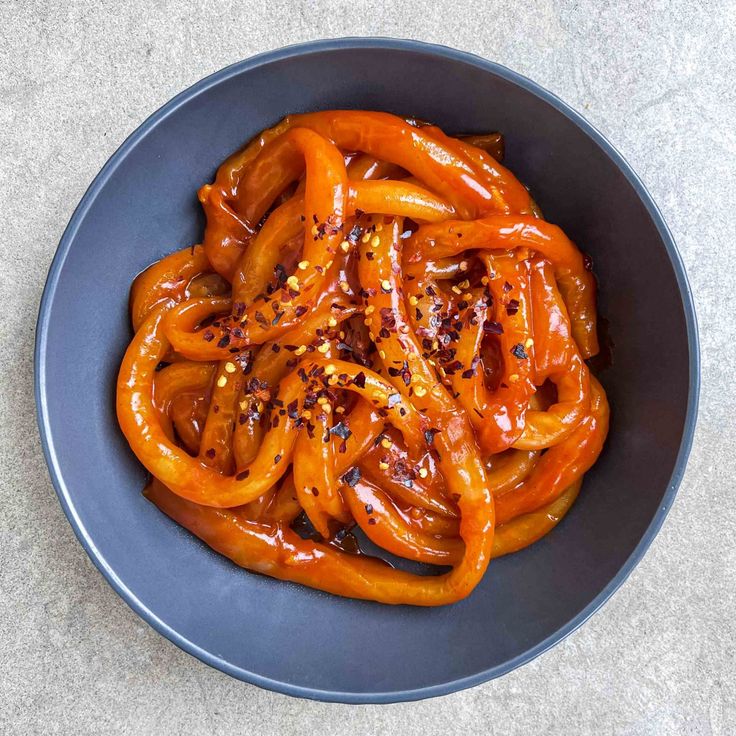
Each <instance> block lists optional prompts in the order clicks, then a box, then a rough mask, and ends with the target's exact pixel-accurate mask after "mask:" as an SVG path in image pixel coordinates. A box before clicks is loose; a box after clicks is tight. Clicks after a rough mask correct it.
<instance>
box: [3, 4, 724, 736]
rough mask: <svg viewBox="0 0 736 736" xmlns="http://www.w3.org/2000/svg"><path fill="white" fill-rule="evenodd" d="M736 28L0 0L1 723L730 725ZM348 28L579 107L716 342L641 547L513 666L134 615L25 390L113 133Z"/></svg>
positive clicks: (339, 727)
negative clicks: (221, 656) (451, 668)
mask: <svg viewBox="0 0 736 736" xmlns="http://www.w3.org/2000/svg"><path fill="white" fill-rule="evenodd" d="M696 6H697V7H696ZM700 6H707V10H706V9H705V7H702V8H701V7H700ZM735 29H736V3H735V2H733V0H731V1H726V2H715V1H714V2H709V3H690V2H687V1H686V0H679V1H675V2H664V1H662V2H651V3H649V2H647V3H641V4H637V3H633V2H632V3H627V2H615V3H611V2H594V1H593V0H580V1H579V2H551V1H549V0H547V1H546V2H538V3H524V2H521V3H518V2H504V3H498V2H485V3H484V2H473V3H469V2H466V1H465V0H453V2H450V1H449V0H444V2H443V1H442V0H436V1H435V2H427V1H426V0H425V1H423V2H422V1H419V2H416V1H415V2H404V3H394V4H386V5H385V6H384V5H383V4H379V3H377V2H374V1H373V0H338V2H327V1H326V0H312V1H311V2H306V1H300V2H293V3H292V2H289V1H288V0H272V1H271V2H268V3H265V2H240V3H238V2H222V3H220V2H216V0H209V1H202V2H191V3H190V2H185V1H184V0H169V1H168V2H163V1H162V2H157V1H155V0H153V1H152V0H136V2H129V3H125V2H123V3H112V2H99V1H97V2H93V1H91V0H89V1H85V2H81V1H76V2H75V1H74V0H70V1H69V2H51V1H48V2H43V1H41V0H34V1H30V0H28V1H26V2H14V1H13V0H9V1H7V0H6V2H4V3H2V4H0V192H2V202H3V210H4V216H3V218H2V223H3V227H2V230H3V233H2V240H1V241H0V242H1V244H0V254H1V258H2V261H1V262H2V270H1V271H0V284H1V285H2V303H3V319H2V321H0V335H2V350H0V383H1V386H0V417H2V420H1V421H0V467H2V473H1V477H0V539H1V540H2V544H0V593H1V594H0V664H1V665H2V676H1V677H0V730H2V732H3V733H12V734H21V733H74V734H87V733H89V734H93V733H94V734H97V733H108V732H110V733H130V734H143V733H202V734H205V733H207V734H209V733H223V734H225V733H227V734H230V733H251V734H255V733H258V734H260V733H263V734H271V733H274V734H276V733H278V734H292V733H293V734H305V733H306V734H309V733H313V732H316V731H317V730H319V732H320V733H324V734H333V733H334V734H338V733H339V734H349V733H371V734H384V733H386V734H388V733H404V734H425V733H445V734H448V733H452V734H455V733H458V734H459V733H476V732H484V733H503V734H504V735H505V736H511V735H512V734H525V735H526V734H533V733H545V734H590V733H596V734H652V735H656V736H660V735H662V734H698V735H700V734H702V735H706V734H709V735H710V734H712V735H714V736H718V735H721V734H723V735H725V734H732V733H734V732H736V705H735V698H734V682H736V661H735V657H736V655H735V652H734V639H735V636H736V623H735V621H736V605H735V591H736V584H735V583H736V574H735V572H734V571H735V570H736V543H735V541H734V531H735V530H736V512H735V511H734V508H735V507H736V504H735V503H734V495H733V490H734V476H735V475H736V459H735V458H736V452H734V447H735V446H736V422H735V421H734V418H733V412H734V408H736V402H735V399H736V388H735V387H736V375H735V368H734V366H735V365H736V344H735V341H734V337H735V330H734V321H735V320H736V295H735V291H736V289H735V287H736V275H735V272H734V268H733V262H734V256H735V255H736V225H735V222H734V212H736V125H735V124H734V120H735V119H736V84H735V83H734V78H735V77H736V74H735V72H736V62H735V60H736V30H735ZM347 35H395V36H406V37H412V38H418V39H422V40H427V41H435V42H439V43H444V44H447V45H451V46H455V47H458V48H461V49H464V50H468V51H472V52H475V53H477V54H480V55H483V56H486V57H488V58H491V59H493V60H496V61H499V62H501V63H503V64H506V65H508V66H509V67H511V68H512V69H515V70H516V71H519V72H521V73H522V74H525V75H527V76H529V77H532V78H533V79H535V80H536V81H538V82H539V83H540V84H542V85H543V86H545V87H547V88H549V89H551V90H552V91H553V92H555V93H557V94H558V95H560V96H561V97H562V98H563V99H564V100H565V101H567V102H568V103H570V104H571V105H572V106H573V107H574V108H576V109H578V110H580V111H581V112H582V113H583V114H584V115H585V116H587V117H588V119H589V120H590V121H591V122H592V123H593V124H594V125H596V126H597V127H598V128H599V129H600V130H601V131H602V132H603V133H604V134H605V135H606V136H607V137H608V138H609V139H610V140H611V141H612V142H613V144H614V145H615V146H617V147H618V148H619V150H620V151H621V152H622V153H623V155H624V156H625V157H626V158H627V159H628V160H629V162H630V163H631V164H632V166H633V167H634V169H635V170H636V171H637V172H638V173H639V174H640V176H641V177H642V179H643V180H644V182H645V184H646V185H647V186H648V187H649V189H650V191H651V192H652V195H653V196H654V198H655V200H656V201H657V202H658V204H659V205H660V207H661V208H662V210H663V212H664V216H665V218H666V220H667V221H668V223H669V225H670V227H671V228H672V231H673V233H674V236H675V239H676V240H677V242H678V244H679V247H680V250H681V252H682V255H683V257H684V260H685V264H686V266H687V270H688V273H689V277H690V280H691V284H692V286H693V290H694V294H695V301H696V304H697V309H698V315H699V321H700V330H701V343H702V351H703V356H702V357H703V388H702V394H701V408H700V417H699V425H698V430H697V434H696V438H695V444H694V447H693V451H692V455H691V458H690V464H689V467H688V471H687V474H686V476H685V480H684V482H683V484H682V488H681V490H680V493H679V496H678V498H677V501H676V503H675V505H674V507H673V509H672V511H671V513H670V515H669V517H668V519H667V521H666V523H665V525H664V527H663V529H662V531H661V533H660V534H659V536H658V537H657V539H656V541H655V542H654V544H653V546H652V548H651V550H650V551H649V553H648V554H647V555H646V557H645V559H644V560H643V562H642V563H641V564H640V565H639V566H638V568H637V569H636V571H635V572H634V573H633V575H632V576H631V578H630V579H629V580H628V582H626V584H625V585H624V586H623V588H622V589H621V590H620V591H619V592H618V593H617V594H616V595H615V596H614V598H613V599H612V600H611V601H610V602H609V603H608V604H607V605H606V606H605V607H604V608H603V609H602V610H601V611H600V612H599V613H598V614H596V615H595V616H594V617H593V618H592V619H591V620H590V621H589V622H588V623H587V624H585V625H584V626H583V627H582V628H581V629H580V630H579V631H577V632H576V633H575V634H573V635H572V636H570V637H569V638H568V639H567V640H565V641H564V642H563V643H561V644H560V645H559V646H557V647H555V648H554V649H553V650H551V651H549V652H548V653H546V654H544V655H543V656H541V657H539V658H538V659H537V660H535V661H534V662H532V663H531V664H528V665H526V666H525V667H523V668H521V669H519V670H517V671H515V672H513V673H511V674H510V675H507V676H506V677H504V678H502V679H500V680H497V681H494V682H491V683H488V684H486V685H482V686H480V687H476V688H473V689H472V690H468V691H466V692H462V693H458V694H455V695H451V696H447V697H443V698H438V699H435V700H431V701H425V702H421V703H413V704H411V703H410V704H404V705H395V706H380V707H379V706H340V705H328V704H322V703H314V702H308V701H300V700H295V699H292V698H288V697H285V696H281V695H275V694H272V693H269V692H266V691H263V690H259V689H257V688H255V687H251V686H248V685H245V684H243V683H240V682H237V681H235V680H232V679H230V678H229V677H227V676H225V675H223V674H220V673H219V672H216V671H214V670H212V669H209V668H208V667H206V666H205V665H203V664H201V663H199V662H198V661H196V660H195V659H193V658H192V657H190V656H188V655H186V654H184V653H183V652H181V651H180V650H179V649H177V648H176V647H175V646H174V645H173V644H170V643H169V642H168V641H166V640H165V639H163V638H162V637H160V636H159V635H158V634H156V633H155V632H154V631H153V630H152V629H150V628H149V627H148V626H147V625H146V624H145V623H143V622H142V621H141V620H140V619H138V618H137V617H136V616H135V615H134V614H133V612H132V611H131V610H130V609H129V608H128V607H127V606H126V605H125V604H124V603H123V602H122V601H121V600H120V599H119V598H118V597H117V595H116V594H115V593H114V592H113V591H112V589H111V588H109V587H108V585H107V583H105V581H104V580H103V578H102V576H101V575H100V574H99V573H98V572H97V571H96V569H95V568H94V567H93V565H92V563H91V562H90V561H89V560H88V559H87V556H86V555H85V553H84V551H83V550H82V548H81V546H80V545H79V544H78V543H77V541H76V539H75V537H74V534H73V533H72V530H71V528H70V527H69V525H68V524H67V522H66V519H65V517H64V515H63V513H62V511H61V508H60V506H59V504H58V503H57V501H56V497H55V495H54V492H53V489H52V487H51V483H50V481H49V478H48V474H47V472H46V468H45V465H44V461H43V458H42V455H41V450H40V444H39V439H38V435H37V430H36V424H35V419H34V404H33V392H32V380H33V363H32V345H33V336H34V325H35V320H36V314H37V310H38V302H39V298H40V295H41V290H42V288H43V283H44V279H45V276H46V271H47V269H48V266H49V263H50V261H51V258H52V256H53V253H54V249H55V248H56V244H57V242H58V240H59V237H60V236H61V233H62V231H63V229H64V226H65V225H66V223H67V221H68V219H69V217H70V215H71V213H72V211H73V209H74V207H75V206H76V203H77V202H78V201H79V199H80V197H81V196H82V194H83V192H84V190H85V189H86V187H87V185H88V184H89V183H90V181H91V180H92V178H93V177H94V175H95V174H96V173H97V171H98V170H99V168H100V167H101V166H102V164H103V163H104V162H105V160H106V159H107V158H108V157H109V156H110V154H111V153H112V152H113V151H114V150H115V148H116V147H117V146H118V145H119V144H120V143H121V141H122V140H123V139H124V138H125V137H126V136H127V135H128V134H129V133H130V132H131V131H132V130H133V129H134V128H135V127H136V126H137V125H138V124H139V123H140V122H141V121H142V120H144V119H145V118H146V117H147V116H148V115H149V114H150V113H151V112H153V111H154V110H155V109H156V108H157V107H159V106H160V105H161V104H163V103H164V102H165V101H166V100H168V99H169V98H170V97H171V96H172V95H174V94H175V93H177V92H179V91H181V90H182V89H183V88H184V87H186V86H188V85H190V84H191V83H193V82H195V81H196V80H198V79H199V78H201V77H202V76H204V75H206V74H209V73H211V72H213V71H215V70H217V69H219V68H221V67H222V66H225V65H226V64H230V63H231V62H234V61H237V60H239V59H241V58H244V57H247V56H250V55H252V54H254V53H257V52H260V51H264V50H267V49H272V48H276V47H279V46H282V45H285V44H288V43H293V42H296V41H303V40H309V39H314V38H319V37H330V36H347ZM663 357H664V358H666V356H663ZM651 370H656V365H652V366H651Z"/></svg>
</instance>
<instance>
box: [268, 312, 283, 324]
mask: <svg viewBox="0 0 736 736" xmlns="http://www.w3.org/2000/svg"><path fill="white" fill-rule="evenodd" d="M284 314H286V312H277V313H276V316H275V317H274V318H273V319H272V320H271V326H272V327H276V325H277V324H278V323H279V320H280V319H281V318H282V317H283V316H284Z"/></svg>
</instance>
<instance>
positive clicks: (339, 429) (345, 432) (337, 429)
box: [330, 422, 352, 440]
mask: <svg viewBox="0 0 736 736" xmlns="http://www.w3.org/2000/svg"><path fill="white" fill-rule="evenodd" d="M330 434H334V435H337V436H338V437H339V438H340V439H342V440H346V439H347V438H348V437H350V435H351V434H352V432H351V431H350V429H349V428H348V426H347V425H346V424H345V423H344V422H338V423H337V424H336V425H335V426H334V427H332V429H331V430H330Z"/></svg>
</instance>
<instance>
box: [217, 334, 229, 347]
mask: <svg viewBox="0 0 736 736" xmlns="http://www.w3.org/2000/svg"><path fill="white" fill-rule="evenodd" d="M229 344H230V335H223V336H222V337H221V338H220V339H219V340H218V341H217V347H218V348H226V347H227V346H228V345H229Z"/></svg>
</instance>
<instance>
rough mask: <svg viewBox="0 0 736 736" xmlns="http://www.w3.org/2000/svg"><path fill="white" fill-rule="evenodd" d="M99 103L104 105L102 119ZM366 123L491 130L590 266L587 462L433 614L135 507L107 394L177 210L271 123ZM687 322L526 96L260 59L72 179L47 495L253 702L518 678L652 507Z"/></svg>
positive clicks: (679, 278) (474, 67)
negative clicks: (142, 278) (540, 525)
mask: <svg viewBox="0 0 736 736" xmlns="http://www.w3.org/2000/svg"><path fill="white" fill-rule="evenodd" d="M121 104H123V103H122V101H121ZM325 108H368V109H376V110H388V111H391V112H396V113H400V114H403V115H411V116H415V117H418V118H421V119H425V120H431V121H434V122H436V123H438V124H439V125H441V126H442V127H443V128H445V129H446V130H448V131H451V132H476V131H478V132H480V131H490V130H499V131H502V132H503V133H504V134H505V137H506V144H507V164H508V165H509V166H510V168H511V169H512V170H513V171H514V172H515V173H516V174H517V175H518V176H519V178H520V179H521V180H522V181H523V182H525V183H526V184H527V185H529V186H530V187H531V190H532V192H533V194H534V197H535V198H536V200H537V201H538V202H539V204H540V206H541V207H542V210H543V211H544V213H545V216H546V217H547V219H549V220H551V221H553V222H555V223H557V224H559V225H561V226H562V227H563V228H564V229H565V231H566V232H567V233H568V235H569V236H570V237H571V238H572V239H573V240H575V241H576V242H577V243H579V244H580V245H581V247H582V248H584V250H586V251H587V252H589V253H590V254H591V256H592V257H593V261H594V264H595V270H596V274H597V276H598V278H599V281H600V311H601V313H602V314H603V315H604V316H605V317H606V318H607V319H608V321H609V324H610V335H611V337H612V340H613V343H614V344H615V348H614V359H613V365H612V366H611V367H609V368H608V369H607V370H605V371H604V372H603V374H602V376H601V378H602V381H603V383H604V385H605V387H606V389H607V391H608V395H609V398H610V402H611V406H612V424H611V431H610V435H609V440H608V444H607V445H606V448H605V450H604V452H603V455H602V456H601V458H600V460H599V462H598V463H597V464H596V466H595V467H594V468H593V470H592V471H591V472H590V473H589V474H588V476H587V477H586V479H585V483H584V486H583V491H582V493H581V495H580V498H579V500H578V501H577V503H576V504H575V506H574V507H573V509H572V511H571V512H570V514H569V515H568V517H567V518H565V520H564V521H563V522H562V523H561V524H560V526H559V527H558V528H557V529H555V530H554V531H553V532H552V533H551V534H550V535H549V536H548V537H546V538H545V539H543V540H542V541H540V542H539V543H537V544H535V545H533V546H532V547H530V548H529V549H526V550H524V551H522V552H520V553H518V554H515V555H512V556H509V557H506V558H503V559H501V560H498V561H495V562H493V563H492V564H491V566H490V568H489V570H488V573H487V574H486V577H485V579H484V580H483V582H482V584H481V585H480V586H479V587H478V588H477V589H476V590H475V592H474V593H473V594H472V596H470V598H468V599H467V600H464V601H462V602H461V603H458V604H456V605H453V606H449V607H445V608H439V609H419V608H410V607H390V606H382V605H378V604H373V603H366V602H359V601H354V600H347V599H342V598H337V597H333V596H330V595H327V594H325V593H321V592H318V591H314V590H310V589H307V588H303V587H300V586H297V585H292V584H288V583H283V582H279V581H276V580H272V579H270V578H266V577H261V576H259V575H254V574H251V573H248V572H245V571H244V570H241V569H239V568H237V567H235V566H234V565H233V564H232V563H230V562H229V561H228V560H226V559H225V558H223V557H220V556H219V555H217V554H216V553H214V552H212V551H211V550H209V549H208V548H207V547H205V546H204V545H203V544H202V543H201V542H199V541H198V540H197V539H195V538H194V537H193V536H191V535H190V534H189V533H188V532H186V531H184V530H183V529H181V528H180V527H178V526H177V525H176V524H175V523H174V522H172V521H171V520H170V519H168V518H167V517H165V516H164V515H163V514H161V513H160V512H159V511H158V510H156V509H155V508H154V507H153V506H152V505H151V504H149V503H148V502H147V501H146V500H145V499H144V498H143V496H141V494H140V490H141V488H142V486H143V483H144V471H143V469H142V468H141V466H140V465H139V463H138V462H137V461H136V459H135V458H134V457H133V455H132V453H131V452H130V450H129V449H128V447H127V445H126V443H125V441H124V439H123V437H122V435H121V433H120V431H119V430H118V426H117V422H116V419H115V412H114V385H115V377H116V373H117V370H118V364H119V359H120V357H121V356H122V353H123V351H124V349H125V346H126V344H127V342H128V340H129V338H130V327H129V322H128V313H127V297H128V288H129V285H130V282H131V279H132V278H133V276H134V275H135V274H136V273H138V272H139V271H140V270H141V269H142V268H144V267H145V266H147V265H148V264H149V263H151V262H152V261H154V260H155V259H157V258H160V257H161V256H163V255H165V254H166V253H169V252H171V251H172V250H173V249H176V248H181V247H182V246H184V245H186V244H188V243H193V242H197V241H198V240H199V239H200V237H201V234H202V228H203V219H202V215H201V213H200V207H199V204H198V202H197V198H196V195H195V192H196V190H197V188H198V187H199V186H200V185H201V184H202V183H203V182H207V181H209V180H211V178H212V176H213V174H214V172H215V169H216V167H217V165H218V164H219V162H220V161H222V160H223V159H224V158H225V157H226V156H227V155H228V154H229V153H230V152H232V151H233V150H234V149H236V148H238V147H239V146H241V145H242V144H243V143H244V142H245V141H246V140H247V139H248V138H249V137H251V136H252V135H254V134H255V133H257V132H258V131H260V130H261V129H262V128H265V127H268V126H270V125H272V124H273V123H275V122H276V121H277V120H278V119H279V118H281V117H283V116H284V115H286V114H287V113H291V112H301V111H307V110H318V109H325ZM698 379H699V371H698V347H697V334H696V324H695V313H694V310H693V304H692V299H691V296H690V293H689V290H688V285H687V282H686V278H685V273H684V270H683V267H682V263H681V261H680V258H679V255H678V253H677V250H676V248H675V245H674V243H673V240H672V237H671V236H670V234H669V232H668V230H667V227H666V225H665V223H664V221H663V220H662V217H661V215H660V214H659V212H658V210H657V208H656V206H655V205H654V203H653V202H652V199H651V198H650V196H649V194H648V193H647V192H646V190H645V189H644V186H643V185H642V183H641V182H640V181H639V179H638V178H637V177H636V175H635V174H634V172H633V171H632V170H631V169H630V168H629V166H628V165H627V164H626V162H625V161H624V160H623V159H622V158H621V156H620V155H619V154H618V153H617V152H616V151H615V150H614V148H613V147H612V146H611V145H610V143H608V142H607V141H606V140H605V139H604V138H603V136H601V134H600V133H598V132H597V131H596V130H595V129H594V128H593V127H592V126H591V125H590V124H589V123H587V122H586V121H585V120H584V119H583V118H582V117H580V115H578V114H577V113H576V112H574V111H573V110H571V109H570V108H569V107H568V106H567V105H565V104H564V103H563V102H561V101H560V100H559V99H557V98H556V97H555V96H554V95H552V94H550V93H549V92H547V91H545V90H544V89H541V88H540V87H539V86H537V85H536V84H534V83H533V82H531V81H529V80H528V79H525V78H524V77H521V76H519V75H518V74H515V73H514V72H511V71H509V70H508V69H505V68H504V67H501V66H499V65H497V64H494V63H492V62H489V61H485V60H483V59H480V58H478V57H476V56H471V55H469V54H465V53H462V52H459V51H453V50H451V49H448V48H443V47H439V46H430V45H426V44H421V43H416V42H412V41H397V40H387V39H370V40H366V39H343V40H336V41H320V42H316V43H310V44H305V45H301V46H292V47H289V48H286V49H282V50H280V51H275V52H272V53H268V54H264V55H261V56H258V57H255V58H253V59H249V60H247V61H243V62H241V63H239V64H235V65H234V66H231V67H228V68H227V69H224V70H222V71H220V72H218V73H217V74H214V75H212V76H210V77H208V78H207V79H204V80H202V81H201V82H199V83H197V84H195V85H194V86H193V87H191V88H190V89H188V90H186V91H185V92H183V93H182V94H180V95H179V96H177V97H175V98H174V99H173V100H172V101H171V102H169V103H168V104H166V105H165V106H164V107H162V108H161V109H160V110H159V111H158V112H156V113H155V114H153V115H152V116H151V117H150V118H149V119H148V120H146V121H145V122H144V123H143V124H142V125H141V126H140V128H138V130H136V131H135V133H133V135H131V136H130V138H128V140H127V141H125V143H124V144H123V145H122V146H121V147H120V149H119V150H118V151H117V152H116V153H115V155H114V156H113V157H112V158H111V159H110V160H109V161H108V163H107V164H106V165H105V167H104V168H103V169H102V171H101V172H100V174H99V175H98V176H97V178H96V179H95V180H94V182H93V183H92V186H91V187H90V188H89V191H88V192H87V193H86V194H85V196H84V198H83V199H82V201H81V203H80V204H79V206H78V208H77V210H76V211H75V213H74V215H73V217H72V219H71V222H70V223H69V226H68V228H67V230H66V232H65V233H64V236H63V238H62V240H61V243H60V245H59V249H58V252H57V253H56V257H55V258H54V261H53V264H52V266H51V271H50V273H49V277H48V282H47V284H46V290H45V292H44V296H43V300H42V303H41V309H40V315H39V322H38V331H37V344H36V400H37V404H38V415H39V424H40V428H41V437H42V439H43V445H44V450H45V453H46V459H47V461H48V465H49V469H50V472H51V478H52V480H53V483H54V485H55V487H56V490H57V492H58V495H59V499H60V501H61V504H62V506H63V507H64V510H65V512H66V514H67V516H68V517H69V521H70V523H71V524H72V526H73V527H74V530H75V532H76V534H77V536H78V537H79V540H80V541H81V543H82V544H83V545H84V547H85V549H86V550H87V552H88V554H89V555H90V557H91V558H92V560H93V561H94V563H95V564H96V565H97V567H98V568H99V569H100V570H101V571H102V573H103V574H104V575H105V577H106V578H107V579H108V581H109V582H110V584H111V585H112V586H113V588H115V590H116V591H117V592H118V593H119V594H120V595H121V596H122V598H123V599H124V600H125V601H126V602H127V603H128V604H129V605H130V606H131V607H132V608H133V609H134V610H135V611H136V612H137V613H138V614H140V616H142V617H143V618H144V619H145V620H146V621H147V622H148V623H149V624H151V626H153V627H154V628H156V629H157V630H158V631H160V632H161V633H162V634H163V635H164V636H166V637H168V638H169V639H171V641H173V642H174V643H176V644H177V645H179V646H180V647H182V648H183V649H185V650H186V651H188V652H190V653H191V654H193V655H194V656H196V657H198V658H199V659H201V660H202V661H204V662H206V663H208V664H210V665H212V666H214V667H217V668H219V669H221V670H222V671H224V672H227V673H229V674H231V675H233V676H234V677H238V678H241V679H242V680H246V681H247V682H251V683H255V684H257V685H260V686H262V687H266V688H271V689H273V690H278V691H281V692H284V693H288V694H290V695H298V696H303V697H309V698H318V699H322V700H335V701H343V702H352V703H358V702H390V701H398V700H411V699H417V698H424V697H429V696H433V695H441V694H444V693H448V692H451V691H453V690H458V689H460V688H464V687H469V686H471V685H475V684H477V683H480V682H483V681H484V680H488V679H490V678H493V677H497V676H499V675H502V674H504V673H506V672H508V671H509V670H511V669H513V668H515V667H518V666H519V665H521V664H523V663H525V662H528V661H529V660H530V659H532V658H533V657H535V656H537V655H538V654H540V653H541V652H543V651H544V650H546V649H547V648H549V647H550V646H552V645H553V644H555V643H556V642H558V641H560V640H561V639H562V638H563V637H564V636H566V635H567V634H569V633H570V632H571V631H573V630H574V629H575V628H577V627H578V626H580V624H581V623H582V622H583V621H585V620H586V619H587V618H588V616H590V615H591V614H592V613H593V612H594V611H595V610H596V609H597V608H598V607H599V606H600V605H601V604H602V603H603V602H604V601H605V600H606V599H607V598H608V597H609V596H610V595H611V594H612V593H613V592H614V591H615V590H616V589H617V588H618V587H619V586H620V585H621V583H622V582H623V581H624V580H625V578H626V577H627V575H628V574H629V573H630V572H631V570H632V568H633V567H634V565H635V564H636V563H637V562H638V561H639V559H640V558H641V556H642V555H643V554H644V551H645V550H646V549H647V547H648V546H649V544H650V543H651V541H652V539H653V538H654V536H655V534H656V533H657V530H658V529H659V527H660V525H661V524H662V521H663V519H664V517H665V515H666V514H667V511H668V509H669V507H670V505H671V504H672V501H673V498H674V496H675V491H676V489H677V486H678V483H679V482H680V479H681V477H682V474H683V471H684V468H685V463H686V460H687V455H688V451H689V449H690V444H691V440H692V436H693V429H694V424H695V416H696V408H697V398H698Z"/></svg>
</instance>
